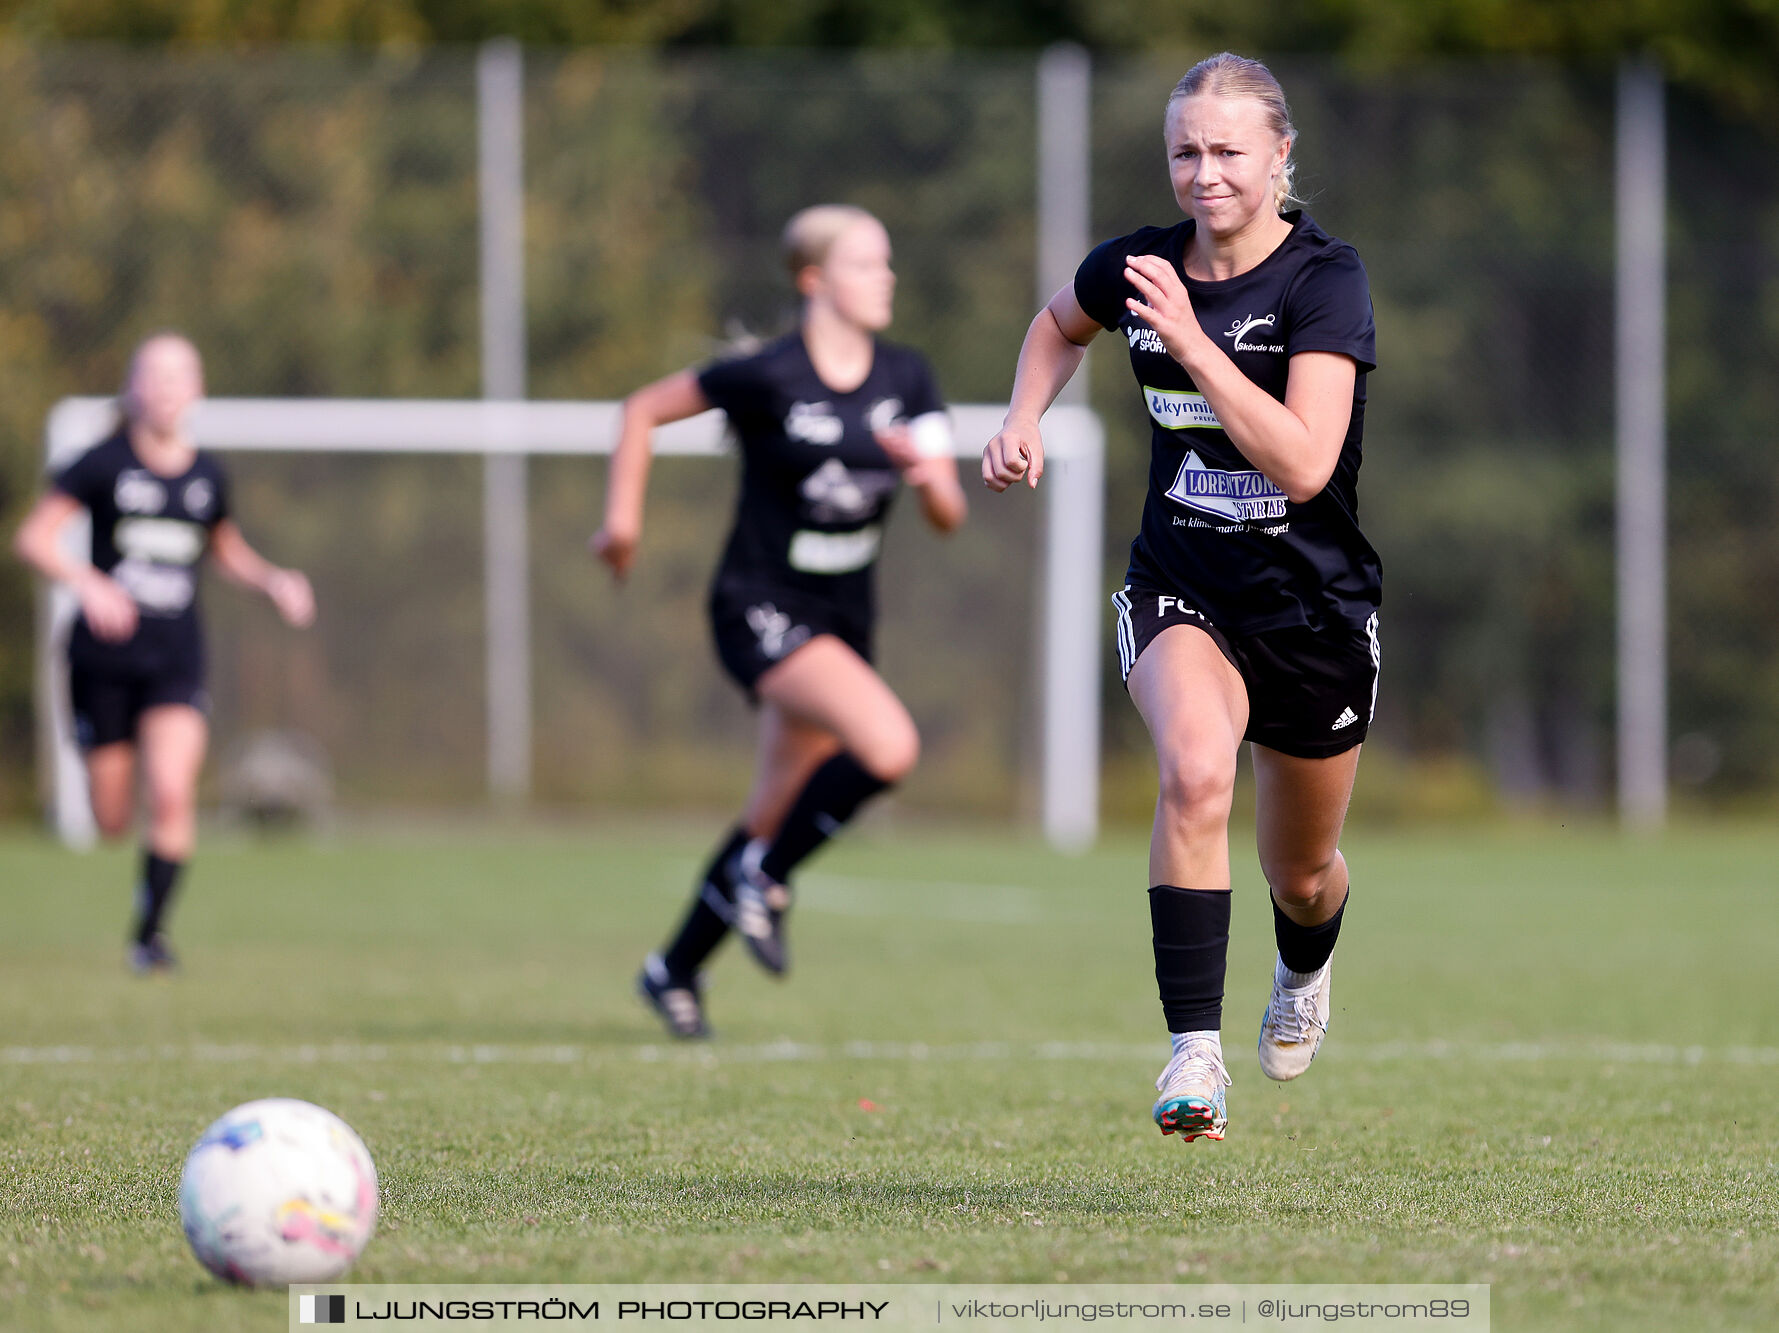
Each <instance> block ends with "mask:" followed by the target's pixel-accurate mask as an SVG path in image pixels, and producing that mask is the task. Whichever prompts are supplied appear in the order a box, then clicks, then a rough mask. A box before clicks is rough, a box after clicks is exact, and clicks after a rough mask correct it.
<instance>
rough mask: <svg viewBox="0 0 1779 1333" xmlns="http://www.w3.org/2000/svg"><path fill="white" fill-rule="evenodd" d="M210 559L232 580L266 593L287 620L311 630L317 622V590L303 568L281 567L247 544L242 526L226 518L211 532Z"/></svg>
mask: <svg viewBox="0 0 1779 1333" xmlns="http://www.w3.org/2000/svg"><path fill="white" fill-rule="evenodd" d="M210 558H211V560H213V561H214V562H215V564H216V569H217V572H218V573H220V574H221V575H222V576H223V577H224V578H226V579H228V580H229V582H231V583H238V584H240V585H241V586H242V587H243V588H251V589H252V590H253V591H254V592H257V593H263V594H265V596H266V599H267V600H268V601H270V602H271V603H272V605H273V606H274V607H276V608H277V609H278V614H279V615H280V616H281V617H283V619H284V623H285V624H287V625H294V626H295V627H296V628H297V629H307V628H308V627H309V626H310V625H312V624H314V623H315V590H314V589H313V588H311V587H310V586H309V580H308V577H307V576H306V575H304V574H303V573H302V572H301V571H299V570H295V569H281V568H280V567H279V566H277V565H274V564H273V563H272V562H271V561H270V560H267V559H266V558H265V557H264V556H263V555H261V554H260V553H259V552H258V551H256V550H254V549H253V548H252V547H251V546H249V545H248V544H247V538H246V537H244V536H242V534H241V528H240V525H239V524H237V523H236V522H235V520H234V519H232V518H225V519H223V520H222V522H220V523H218V524H217V525H216V527H215V528H213V529H212V530H211V532H210Z"/></svg>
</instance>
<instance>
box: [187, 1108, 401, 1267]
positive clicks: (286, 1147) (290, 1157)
mask: <svg viewBox="0 0 1779 1333" xmlns="http://www.w3.org/2000/svg"><path fill="white" fill-rule="evenodd" d="M179 1218H180V1221H181V1222H183V1223H184V1224H185V1237H186V1239H187V1240H189V1241H190V1242H191V1247H192V1252H193V1253H194V1254H196V1255H197V1256H198V1262H199V1263H201V1264H203V1265H204V1267H205V1268H208V1269H209V1270H210V1271H211V1272H212V1273H215V1274H216V1275H217V1276H218V1277H220V1278H224V1279H226V1280H228V1281H230V1282H240V1283H244V1284H246V1285H248V1286H252V1287H273V1286H280V1287H281V1286H288V1285H289V1284H290V1283H293V1282H329V1281H332V1280H333V1279H334V1278H337V1277H339V1276H340V1275H341V1274H342V1273H344V1272H345V1271H346V1270H347V1269H348V1268H350V1267H352V1264H353V1261H354V1260H356V1259H357V1258H358V1256H359V1254H360V1253H361V1252H362V1251H363V1249H364V1247H365V1242H366V1241H368V1240H370V1238H371V1231H372V1229H373V1228H374V1227H375V1226H376V1225H377V1168H376V1167H375V1166H374V1165H372V1163H371V1155H370V1153H369V1152H368V1151H367V1150H366V1148H365V1146H364V1143H363V1141H362V1140H361V1139H360V1138H359V1137H358V1135H356V1134H354V1133H353V1132H352V1129H351V1127H350V1126H349V1125H347V1123H346V1122H345V1121H344V1120H342V1119H340V1117H339V1116H337V1115H335V1114H334V1113H333V1112H332V1111H326V1110H323V1109H322V1108H321V1107H319V1106H314V1105H311V1104H310V1103H309V1102H303V1101H297V1100H295V1099H293V1098H288V1097H273V1098H268V1099H266V1100H264V1101H257V1102H248V1103H246V1104H245V1105H243V1106H237V1107H236V1108H235V1109H234V1110H232V1111H230V1112H229V1113H228V1114H227V1115H225V1116H223V1117H222V1118H221V1119H220V1120H218V1121H217V1122H216V1123H215V1124H213V1125H211V1126H210V1128H209V1129H207V1130H205V1131H204V1136H203V1138H201V1139H199V1140H198V1142H197V1146H196V1147H194V1148H193V1149H192V1150H191V1153H190V1154H189V1155H188V1156H187V1157H186V1159H185V1171H184V1173H183V1174H182V1175H181V1176H180V1179H179Z"/></svg>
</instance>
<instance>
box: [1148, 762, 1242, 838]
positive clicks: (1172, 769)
mask: <svg viewBox="0 0 1779 1333" xmlns="http://www.w3.org/2000/svg"><path fill="white" fill-rule="evenodd" d="M1234 803H1235V765H1234V763H1233V762H1229V761H1226V760H1225V759H1224V758H1223V757H1222V756H1220V755H1206V754H1202V753H1197V752H1193V751H1182V752H1176V753H1164V754H1163V755H1162V757H1161V801H1160V804H1161V810H1162V814H1163V817H1164V818H1166V819H1167V820H1168V821H1169V822H1170V823H1173V824H1176V825H1183V826H1187V827H1195V826H1198V825H1211V824H1215V825H1223V824H1227V823H1228V822H1229V811H1230V807H1231V806H1232V805H1234Z"/></svg>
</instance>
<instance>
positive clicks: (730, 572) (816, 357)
mask: <svg viewBox="0 0 1779 1333" xmlns="http://www.w3.org/2000/svg"><path fill="white" fill-rule="evenodd" d="M784 254H785V260H786V263H787V265H788V267H789V269H790V274H791V279H792V281H793V282H794V283H795V284H796V288H797V292H798V294H799V296H800V297H801V298H802V302H803V306H802V315H801V319H800V321H799V324H798V327H797V329H796V330H795V331H793V332H791V333H789V334H786V335H785V336H783V337H781V338H779V339H777V340H775V341H773V342H771V343H768V344H767V345H766V346H765V347H764V348H763V349H761V350H760V351H759V352H758V353H756V354H754V355H750V356H744V357H739V358H735V359H731V360H722V361H718V362H716V363H714V364H712V365H708V366H706V367H704V368H703V369H702V370H683V371H680V372H678V373H676V374H673V375H669V376H667V377H666V378H665V379H662V380H659V381H657V382H655V383H653V384H650V385H648V386H646V387H645V388H642V389H639V390H637V391H636V392H635V393H633V394H632V395H630V397H629V398H627V399H626V400H625V402H624V414H623V427H622V434H621V436H620V438H619V440H618V444H617V448H616V450H615V451H614V453H613V455H612V464H611V474H610V484H609V487H608V490H607V495H606V505H605V522H604V526H603V527H601V528H600V530H599V531H598V533H597V534H595V536H594V537H593V540H592V546H593V550H594V552H595V554H596V555H597V556H598V558H599V559H601V560H603V561H604V562H605V563H606V564H607V565H608V566H610V567H611V570H612V572H613V574H614V575H616V576H617V577H619V578H622V577H623V576H624V575H625V574H626V572H628V570H629V569H630V567H631V564H632V563H633V562H634V560H635V559H636V552H637V547H638V543H639V542H640V540H641V538H642V531H643V523H642V515H643V496H644V492H645V490H646V487H647V482H648V472H649V461H650V457H651V454H650V432H651V431H652V430H653V429H654V428H655V427H656V426H660V425H664V424H666V423H668V422H671V421H679V420H682V419H683V418H686V417H691V416H696V415H697V414H698V413H700V412H704V411H707V410H708V409H710V408H713V407H715V408H720V409H722V411H723V412H724V413H725V414H726V415H727V416H728V418H729V424H730V426H731V427H732V428H733V430H734V433H735V435H736V437H737V439H738V440H739V442H740V449H741V461H742V474H741V490H740V497H739V501H738V503H737V505H736V511H735V520H734V525H733V527H732V529H731V531H730V535H729V541H728V545H727V547H726V548H725V550H724V552H723V558H722V563H721V564H720V565H719V566H718V568H717V573H716V578H715V580H714V582H713V584H712V586H711V591H710V602H709V610H710V622H711V632H712V635H713V637H714V639H715V643H716V650H717V657H718V659H719V660H720V661H721V663H722V665H723V669H724V670H725V671H726V672H727V673H728V674H729V676H730V677H731V678H732V679H733V680H734V681H735V683H736V684H737V685H739V686H740V687H741V688H742V690H743V691H745V692H746V694H747V696H748V698H749V700H750V701H751V702H752V703H753V704H755V705H756V707H757V708H758V710H759V752H758V759H757V762H756V765H755V771H754V783H753V790H752V791H751V793H750V794H749V796H748V799H747V804H746V806H745V807H744V809H743V810H742V814H741V818H740V821H739V822H738V823H737V824H736V826H735V828H734V829H733V830H731V832H730V833H729V835H728V836H727V837H726V838H725V839H724V840H723V842H722V844H721V845H720V846H719V847H718V848H717V850H716V853H715V855H713V856H712V857H711V859H710V863H709V865H708V866H706V868H705V870H704V872H703V874H702V875H701V876H700V878H699V882H698V884H697V886H696V888H695V889H694V891H693V894H692V902H691V906H690V908H689V909H688V911H687V913H686V916H685V919H684V920H683V921H682V923H681V924H680V927H679V929H678V931H677V932H676V933H675V935H674V936H673V938H672V939H671V940H670V941H669V942H668V944H667V945H666V947H665V948H664V949H663V950H662V951H661V952H660V953H658V954H651V955H650V956H649V958H648V959H647V960H646V962H645V964H644V967H643V971H642V974H641V976H640V977H639V978H638V983H637V984H638V987H639V989H640V991H641V993H642V995H643V996H644V998H645V999H646V1000H647V1001H648V1002H649V1003H650V1005H652V1006H653V1007H654V1009H655V1010H656V1012H657V1013H659V1014H660V1016H661V1017H662V1019H663V1020H664V1021H665V1022H666V1024H667V1026H668V1029H669V1030H670V1031H671V1032H673V1033H674V1034H675V1035H676V1036H681V1037H701V1036H704V1035H706V1033H707V1031H708V1029H707V1026H706V1023H705V1016H704V1004H703V991H702V983H701V977H700V969H701V968H702V967H703V965H704V962H705V960H706V959H707V958H708V957H709V956H710V954H711V952H712V951H713V950H714V949H715V948H716V947H717V945H718V944H719V943H721V942H722V940H723V937H724V936H725V935H726V934H727V932H728V931H729V930H730V929H731V927H733V928H734V929H736V930H737V931H739V932H740V934H741V936H742V938H743V940H744V941H745V942H746V944H747V947H748V950H749V952H750V953H751V954H752V955H753V957H754V959H755V960H756V961H757V962H759V964H760V965H761V966H762V967H764V968H766V969H767V970H768V971H769V972H772V973H773V974H775V975H782V974H783V973H784V971H785V969H786V966H787V956H786V950H785V915H786V913H787V911H788V910H789V908H790V905H791V891H790V879H791V875H792V872H793V871H794V870H795V869H796V868H797V866H798V865H799V864H801V863H802V862H803V860H804V859H805V858H807V857H808V856H809V855H810V854H811V853H812V852H814V851H815V850H816V848H818V847H820V846H821V845H822V844H823V843H824V842H826V841H827V840H828V838H829V837H831V836H832V835H833V834H834V833H836V832H838V831H839V829H840V828H841V827H842V826H843V825H845V823H846V822H847V820H849V819H851V818H852V816H853V815H854V814H855V813H856V812H857V811H858V809H859V808H860V807H861V806H862V805H864V803H865V802H866V801H868V800H870V799H871V798H872V797H873V796H875V795H877V794H878V793H880V792H882V791H884V790H885V789H886V788H888V787H890V786H892V785H894V784H895V783H896V782H898V781H900V780H901V779H902V778H903V777H904V776H906V775H907V773H908V771H909V770H910V769H912V768H913V767H914V763H915V760H916V758H917V757H918V755H919V750H920V737H919V735H918V734H917V733H916V731H915V727H914V722H913V719H912V718H910V717H909V715H908V710H907V708H905V707H904V706H903V704H902V701H901V700H900V699H898V698H897V697H896V694H895V692H894V691H893V690H892V689H891V688H890V687H889V686H888V685H887V684H886V683H885V682H884V680H883V678H882V677H881V676H879V675H878V674H877V671H876V669H875V668H874V667H873V665H872V635H873V630H874V626H875V620H876V610H875V598H874V592H873V570H874V567H875V565H876V562H877V556H878V552H879V549H880V547H881V545H882V539H883V527H884V521H885V519H886V517H887V515H888V511H889V508H890V505H891V502H892V501H893V499H894V497H895V495H896V493H897V491H898V489H899V488H900V486H901V484H902V483H904V482H906V483H907V484H908V485H909V486H910V487H912V488H913V490H914V492H915V495H916V497H917V498H918V500H919V503H920V506H921V512H922V514H923V515H924V516H925V518H926V520H927V522H928V523H930V524H931V525H932V526H933V527H934V528H936V529H938V530H939V531H940V532H950V531H951V530H953V529H955V528H956V527H957V526H958V525H959V524H961V523H962V522H963V521H964V517H965V512H966V501H965V498H964V492H963V488H962V486H961V485H960V483H959V481H958V474H957V464H956V461H955V459H954V458H953V457H952V453H951V441H950V431H949V427H948V425H947V419H946V417H945V413H944V403H943V402H942V400H941V399H940V397H939V389H938V386H937V384H936V383H935V381H934V377H933V373H932V370H931V368H930V367H929V366H928V365H927V362H926V360H925V359H924V358H923V357H922V356H921V355H920V354H919V353H918V352H915V351H913V350H912V349H910V348H906V347H901V346H897V345H896V344H894V343H890V342H886V341H884V340H883V339H881V338H879V337H878V336H877V335H878V334H879V333H880V332H881V331H882V330H883V329H885V328H887V327H888V326H889V323H890V316H891V311H892V309H893V302H894V296H895V283H896V279H895V274H894V272H893V271H892V269H891V267H890V240H889V234H888V233H887V232H886V231H885V230H884V227H883V224H882V223H880V222H879V221H878V220H877V219H876V218H875V217H873V216H872V215H871V214H869V213H867V212H865V211H864V210H862V209H858V208H852V207H848V206H845V205H831V204H830V205H820V206H817V207H814V208H808V209H804V210H803V211H802V212H800V213H798V214H797V215H796V216H795V217H793V218H792V219H791V220H790V222H789V223H788V224H787V226H786V227H785V231H784Z"/></svg>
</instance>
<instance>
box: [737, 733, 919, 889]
mask: <svg viewBox="0 0 1779 1333" xmlns="http://www.w3.org/2000/svg"><path fill="white" fill-rule="evenodd" d="M889 785H890V784H889V783H887V782H885V781H884V780H883V779H882V778H880V777H877V776H876V775H875V774H872V773H870V772H868V771H867V770H866V769H865V766H864V765H863V764H861V763H859V761H858V760H857V759H854V758H853V757H852V755H851V754H849V753H848V752H847V751H845V750H842V751H841V752H840V753H839V754H837V755H835V756H834V757H833V758H832V759H830V760H828V762H827V763H825V764H823V765H822V766H821V767H820V768H818V769H816V770H815V772H814V774H812V775H811V777H810V779H809V781H808V783H807V784H806V785H805V786H804V788H803V791H802V793H801V794H800V795H799V796H798V797H797V800H796V803H795V804H794V805H792V806H791V813H790V814H788V815H786V816H785V821H784V825H783V827H781V828H780V829H779V830H778V837H776V838H775V839H773V842H772V846H771V847H770V848H768V849H767V851H766V855H765V856H763V857H762V858H761V859H760V869H761V870H762V871H763V872H765V874H766V875H767V876H769V877H770V878H772V879H775V880H777V881H778V882H779V883H780V884H783V883H784V882H785V881H786V880H787V879H788V878H789V877H790V873H791V871H793V870H795V869H796V868H797V866H798V864H799V863H800V862H801V861H802V860H803V859H804V858H805V857H807V856H808V855H809V854H810V853H811V852H813V851H814V850H815V849H816V848H817V847H820V846H821V845H822V844H823V843H824V842H826V841H827V840H828V839H829V838H831V837H833V836H834V834H836V833H838V832H839V831H840V826H841V825H842V824H844V823H846V821H847V820H849V819H851V818H852V817H853V816H854V815H855V814H857V813H858V809H859V807H860V806H861V805H863V804H864V803H865V802H866V801H868V800H870V799H871V798H872V797H873V796H875V795H877V793H878V792H880V791H883V790H885V789H886V788H888V787H889Z"/></svg>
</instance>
